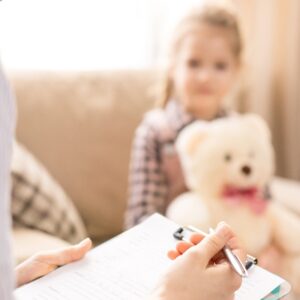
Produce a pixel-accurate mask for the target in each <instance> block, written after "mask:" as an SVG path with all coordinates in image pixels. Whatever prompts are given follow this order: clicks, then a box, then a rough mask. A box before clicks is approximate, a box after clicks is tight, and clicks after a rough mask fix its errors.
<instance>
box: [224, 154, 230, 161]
mask: <svg viewBox="0 0 300 300" xmlns="http://www.w3.org/2000/svg"><path fill="white" fill-rule="evenodd" d="M224 159H225V161H231V155H230V154H228V153H227V154H225V156H224Z"/></svg>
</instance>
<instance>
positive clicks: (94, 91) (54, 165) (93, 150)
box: [9, 70, 300, 262]
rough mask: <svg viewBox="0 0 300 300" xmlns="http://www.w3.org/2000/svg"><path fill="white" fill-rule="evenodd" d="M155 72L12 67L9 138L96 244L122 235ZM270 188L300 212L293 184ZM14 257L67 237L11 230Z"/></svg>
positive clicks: (299, 191) (298, 187) (298, 188)
mask: <svg viewBox="0 0 300 300" xmlns="http://www.w3.org/2000/svg"><path fill="white" fill-rule="evenodd" d="M159 76H160V73H159V72H158V71H156V70H144V71H141V70H132V71H103V72H100V71H99V72H96V71H95V72H75V71H74V72H46V71H44V72H38V71H35V72H29V71H28V72H23V73H22V72H14V73H11V74H9V79H10V82H11V85H12V89H13V91H14V93H15V95H16V101H17V107H18V123H17V130H16V138H17V140H18V141H19V142H21V143H22V144H23V145H25V146H26V147H27V149H29V150H30V152H31V153H32V154H33V155H34V156H35V157H36V158H37V159H38V160H39V161H40V162H42V163H43V165H44V166H45V167H46V169H47V170H48V171H49V173H50V174H51V175H52V176H53V177H54V178H55V179H56V180H57V182H58V183H59V184H60V185H61V187H62V188H63V189H64V191H65V192H66V194H67V195H68V196H69V197H70V199H71V200H72V202H73V203H74V205H75V207H76V209H77V210H78V212H79V214H80V216H81V217H82V219H83V222H84V224H85V227H86V231H87V235H88V236H90V237H91V238H92V240H93V242H94V244H95V245H96V244H99V243H101V242H103V241H105V240H107V239H110V238H112V237H113V236H115V235H117V234H119V233H120V232H122V225H123V216H124V210H125V207H126V201H127V175H128V163H129V156H130V149H131V142H132V138H133V134H134V130H135V128H136V126H137V125H138V123H139V122H140V120H141V118H142V116H143V114H144V113H145V112H146V111H147V110H148V109H150V108H151V107H153V104H154V101H155V98H156V91H157V89H156V83H157V82H158V80H157V79H158V78H159ZM271 185H272V186H271V189H272V190H274V194H275V195H276V197H277V198H278V199H275V201H281V202H282V203H283V205H286V206H288V207H289V208H290V209H292V210H293V211H295V212H296V213H297V214H299V216H300V184H299V183H298V182H296V181H291V180H287V179H283V178H279V177H276V178H275V179H274V181H273V182H272V183H271ZM13 237H14V238H13V243H14V249H15V257H16V260H17V262H20V261H22V260H23V259H25V258H26V257H28V256H29V255H31V254H32V253H35V252H37V251H40V250H45V249H51V248H57V247H61V246H64V245H67V244H69V243H68V242H66V241H64V240H62V239H60V238H58V237H55V236H53V235H50V234H48V233H45V232H42V231H39V230H37V229H35V228H26V227H22V226H21V227H20V226H18V227H15V228H14V229H13Z"/></svg>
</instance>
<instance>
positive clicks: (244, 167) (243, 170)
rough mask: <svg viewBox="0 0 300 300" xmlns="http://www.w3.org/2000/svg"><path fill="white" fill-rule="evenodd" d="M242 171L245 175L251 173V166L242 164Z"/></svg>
mask: <svg viewBox="0 0 300 300" xmlns="http://www.w3.org/2000/svg"><path fill="white" fill-rule="evenodd" d="M242 173H244V174H245V175H247V176H248V175H250V174H251V168H250V167H249V166H243V167H242Z"/></svg>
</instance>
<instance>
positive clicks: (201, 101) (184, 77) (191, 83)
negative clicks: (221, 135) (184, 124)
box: [170, 24, 238, 120]
mask: <svg viewBox="0 0 300 300" xmlns="http://www.w3.org/2000/svg"><path fill="white" fill-rule="evenodd" d="M231 39H232V36H231V35H230V32H228V30H226V29H223V28H218V27H215V26H211V25H206V24H202V25H201V26H199V29H197V31H194V32H191V33H189V34H188V35H187V36H186V37H184V39H183V41H182V42H181V44H180V46H179V49H178V51H177V54H176V56H175V63H174V65H173V67H172V68H171V69H170V76H171V79H172V81H173V84H174V85H173V86H174V92H175V96H176V98H178V100H179V101H181V103H182V104H183V106H184V109H185V110H186V111H187V112H189V113H191V114H193V115H194V116H195V117H198V118H201V119H205V120H210V119H212V118H214V117H215V116H216V114H217V113H218V111H219V110H220V108H221V106H222V101H223V99H224V96H225V95H226V94H227V93H228V91H229V90H230V88H231V87H232V84H233V82H234V80H235V77H236V74H237V70H238V61H237V58H236V56H235V55H234V53H233V50H232V40H231Z"/></svg>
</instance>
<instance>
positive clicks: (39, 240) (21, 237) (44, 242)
mask: <svg viewBox="0 0 300 300" xmlns="http://www.w3.org/2000/svg"><path fill="white" fill-rule="evenodd" d="M69 245H70V244H69V243H67V242H66V241H63V240H61V239H59V238H57V237H55V236H52V235H49V234H47V233H44V232H42V231H39V230H34V229H29V228H24V227H16V228H14V229H13V250H14V257H15V262H16V264H19V263H21V262H22V261H24V260H25V259H27V258H28V257H30V256H32V255H33V254H35V253H37V252H40V251H47V250H54V249H58V248H62V247H66V246H69Z"/></svg>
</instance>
